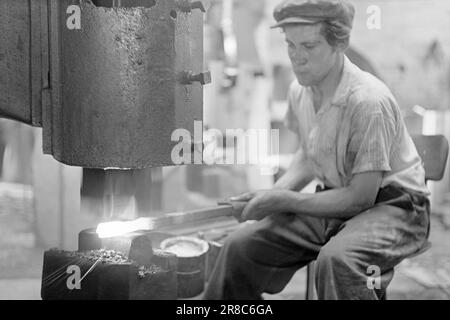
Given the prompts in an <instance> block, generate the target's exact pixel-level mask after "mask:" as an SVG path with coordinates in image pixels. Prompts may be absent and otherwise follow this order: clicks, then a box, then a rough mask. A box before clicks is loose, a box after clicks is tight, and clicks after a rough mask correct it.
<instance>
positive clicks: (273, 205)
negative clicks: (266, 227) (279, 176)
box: [242, 189, 288, 221]
mask: <svg viewBox="0 0 450 320" xmlns="http://www.w3.org/2000/svg"><path fill="white" fill-rule="evenodd" d="M286 192H288V191H287V190H282V189H273V190H267V191H258V192H257V193H256V195H255V196H254V197H253V198H252V199H251V200H250V202H249V203H248V204H247V205H246V206H245V208H244V211H243V212H242V219H243V220H244V221H247V220H262V219H264V218H265V217H267V216H269V215H271V214H273V213H277V212H281V211H283V203H284V201H283V199H285V195H286Z"/></svg>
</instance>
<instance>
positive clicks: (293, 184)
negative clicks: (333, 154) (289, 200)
mask: <svg viewBox="0 0 450 320" xmlns="http://www.w3.org/2000/svg"><path fill="white" fill-rule="evenodd" d="M313 179H314V174H313V170H312V168H311V164H310V161H308V160H307V159H306V157H304V155H303V152H302V151H301V149H299V150H298V151H297V152H296V153H295V155H294V158H293V160H292V162H291V165H290V166H289V168H288V170H287V171H286V173H285V174H284V175H283V176H282V177H281V178H280V179H279V180H278V181H277V182H276V183H275V185H274V189H275V190H283V189H284V190H292V191H300V190H302V189H303V188H304V187H306V186H307V185H308V184H309V183H310V182H311V181H312V180H313ZM269 191H271V190H259V191H252V192H246V193H244V194H242V195H239V196H236V197H231V198H229V201H236V202H248V201H250V200H252V199H253V198H255V197H256V196H258V195H260V194H262V193H266V192H269Z"/></svg>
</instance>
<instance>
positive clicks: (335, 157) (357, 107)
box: [285, 57, 430, 195]
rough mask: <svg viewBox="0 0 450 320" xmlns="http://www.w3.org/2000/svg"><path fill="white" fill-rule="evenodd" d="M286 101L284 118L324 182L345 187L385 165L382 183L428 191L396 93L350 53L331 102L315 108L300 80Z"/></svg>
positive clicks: (383, 185)
mask: <svg viewBox="0 0 450 320" xmlns="http://www.w3.org/2000/svg"><path fill="white" fill-rule="evenodd" d="M288 104H289V108H288V112H287V114H286V117H285V124H286V126H287V127H288V128H289V129H290V130H292V131H293V132H295V133H297V135H298V136H299V138H300V148H301V149H302V151H303V156H304V157H305V158H306V159H307V160H308V161H309V162H310V164H311V166H312V168H313V169H314V174H315V177H316V178H317V179H319V180H320V181H322V183H323V184H324V185H325V186H327V187H330V188H341V187H346V186H348V185H349V184H350V181H351V179H352V177H353V176H354V175H355V174H358V173H363V172H370V171H382V172H383V179H382V183H381V188H383V187H385V186H387V185H390V184H392V185H397V186H399V187H403V188H405V189H409V190H412V191H416V192H420V193H423V194H425V195H429V194H430V192H429V190H428V188H427V186H426V184H425V170H424V167H423V165H422V160H421V158H420V156H419V154H418V152H417V149H416V147H415V145H414V142H413V140H412V138H411V136H410V135H409V133H408V131H407V128H406V125H405V122H404V119H403V117H402V114H401V111H400V108H399V106H398V104H397V102H396V100H395V98H394V96H393V95H392V93H391V92H390V90H389V89H388V88H387V86H386V85H385V84H384V83H383V82H382V81H380V80H379V79H377V78H376V77H374V76H372V75H371V74H370V73H367V72H364V71H362V70H361V69H359V68H358V67H357V66H356V65H354V64H353V63H352V62H351V61H350V60H349V59H348V58H347V57H345V62H344V69H343V74H342V78H341V81H340V83H339V85H338V87H337V90H336V93H335V95H334V98H333V100H332V103H331V104H329V105H324V106H322V107H321V109H320V110H319V111H318V112H317V114H316V111H315V109H314V104H313V92H312V89H311V88H310V87H303V86H301V85H300V84H299V83H298V81H297V80H296V81H294V82H293V83H292V85H291V86H290V89H289V94H288Z"/></svg>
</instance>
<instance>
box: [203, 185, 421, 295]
mask: <svg viewBox="0 0 450 320" xmlns="http://www.w3.org/2000/svg"><path fill="white" fill-rule="evenodd" d="M429 219H430V202H429V200H428V198H426V197H424V196H422V195H420V194H414V193H411V192H406V191H405V190H403V189H400V188H397V187H393V186H388V187H386V188H383V189H381V190H380V192H379V194H378V197H377V201H376V205H375V206H374V207H373V208H371V209H369V210H367V211H364V212H362V213H360V214H358V215H357V216H355V217H353V218H351V219H347V220H344V219H342V220H341V219H320V218H314V217H306V216H301V215H296V214H292V213H281V214H273V215H271V216H269V217H266V218H265V219H263V220H261V221H258V222H256V223H254V224H250V225H249V226H246V227H244V228H241V229H239V230H237V231H236V232H234V233H232V234H231V235H230V236H229V238H228V239H227V241H226V243H225V244H224V246H223V248H222V251H221V253H220V255H219V257H218V260H217V263H216V266H215V268H214V270H213V273H212V276H211V279H210V282H209V284H208V287H207V290H206V292H205V296H204V299H207V300H228V299H239V300H240V299H250V300H254V299H255V300H256V299H261V298H262V297H261V294H262V293H264V292H266V293H270V294H274V293H278V292H280V291H282V290H283V288H284V287H285V286H286V285H287V283H288V282H289V280H290V279H291V278H292V276H293V275H294V273H295V272H296V271H297V270H298V269H300V268H302V267H304V266H306V265H307V264H309V263H310V262H311V261H313V260H316V262H317V264H316V279H315V280H316V288H317V293H318V297H319V299H379V298H380V297H381V295H383V294H384V292H385V290H386V288H387V286H388V284H389V283H390V281H391V280H392V277H393V275H394V270H393V269H394V267H395V266H396V265H397V264H399V263H400V262H401V261H402V260H403V259H405V258H407V257H408V256H410V255H413V254H414V253H416V252H417V251H419V250H420V249H421V248H422V246H423V245H424V244H425V242H426V240H427V239H428V236H429V226H430V220H429ZM377 271H378V272H379V274H377ZM374 272H375V274H374Z"/></svg>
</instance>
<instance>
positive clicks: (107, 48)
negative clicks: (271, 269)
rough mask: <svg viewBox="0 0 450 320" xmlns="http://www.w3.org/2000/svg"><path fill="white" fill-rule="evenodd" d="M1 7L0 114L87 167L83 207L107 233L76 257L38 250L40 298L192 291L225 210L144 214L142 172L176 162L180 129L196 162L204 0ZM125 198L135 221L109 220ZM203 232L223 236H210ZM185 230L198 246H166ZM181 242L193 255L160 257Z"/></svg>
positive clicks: (198, 287)
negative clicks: (131, 202)
mask: <svg viewBox="0 0 450 320" xmlns="http://www.w3.org/2000/svg"><path fill="white" fill-rule="evenodd" d="M1 6H2V9H1V10H0V21H9V24H8V25H7V27H8V28H5V29H3V31H1V36H2V39H1V40H2V43H5V44H6V50H5V52H4V53H3V52H2V53H1V54H2V57H3V58H2V59H1V60H3V61H7V63H1V64H0V67H1V70H0V71H1V73H2V74H6V75H8V77H7V80H5V81H3V80H2V83H1V87H0V91H1V94H0V115H1V116H2V117H6V118H10V119H14V120H17V121H20V122H23V123H26V124H29V125H32V126H35V127H42V134H43V152H44V153H46V154H50V155H52V156H53V157H54V158H55V159H56V160H58V161H59V162H61V163H64V164H67V165H70V166H77V167H82V168H83V185H82V188H81V190H80V192H81V202H82V206H81V208H82V210H90V211H91V212H97V213H99V215H101V216H102V217H106V218H107V219H108V221H106V224H103V225H102V226H103V227H104V228H106V229H107V231H110V232H111V231H112V233H111V234H109V235H105V234H103V235H102V234H100V233H99V227H100V226H98V227H97V226H93V227H92V229H87V230H80V234H79V239H78V244H79V246H78V251H76V252H75V251H74V252H67V251H63V250H58V249H52V250H49V251H47V252H45V254H44V263H43V279H42V292H41V294H42V298H44V299H176V298H187V297H192V296H195V295H198V294H200V293H201V291H202V290H203V288H204V282H205V281H206V280H207V278H208V275H209V274H210V272H211V268H212V266H213V264H214V259H215V257H216V256H217V254H218V251H219V250H220V240H223V238H224V236H223V235H224V234H226V232H225V231H226V230H231V229H233V228H235V227H236V224H237V222H235V221H234V220H233V221H234V222H233V221H231V220H230V217H231V216H232V214H233V212H232V211H233V210H232V207H231V205H228V204H222V205H220V206H217V207H213V208H206V209H202V210H197V211H191V212H177V213H172V214H165V215H162V216H159V217H151V216H150V208H151V207H152V206H154V203H150V202H151V201H150V199H151V198H152V197H151V196H150V192H151V191H152V190H153V191H154V189H152V179H151V176H150V175H149V171H148V169H149V168H161V167H167V166H174V165H176V164H175V163H174V161H173V159H172V153H173V150H174V147H175V146H176V145H177V144H178V143H180V141H177V140H176V139H175V140H174V139H173V136H172V135H173V132H174V131H175V130H177V129H184V130H187V131H188V132H191V133H192V139H191V141H192V142H191V145H190V146H189V149H190V150H197V152H193V153H192V158H193V159H192V160H193V162H192V163H194V160H197V162H198V159H194V157H197V158H198V157H200V161H201V156H202V137H201V136H200V137H198V136H194V132H195V131H194V126H195V123H196V122H199V121H200V122H201V121H202V118H203V115H202V107H203V85H206V84H208V83H209V82H210V81H211V76H210V74H209V72H207V71H205V70H204V66H203V17H204V13H205V11H206V10H207V8H208V1H207V0H33V1H29V2H28V1H16V0H6V1H2V4H1ZM25 6H26V8H27V10H28V11H27V12H21V10H22V8H25ZM7 18H8V19H7ZM11 21H12V22H11ZM3 23H4V22H3ZM21 34H28V37H27V40H28V41H26V43H27V47H26V50H23V49H20V48H19V47H16V46H15V45H16V42H17V38H16V37H17V35H19V38H18V40H19V41H23V39H21V38H20V35H21ZM15 55H17V57H16V56H15ZM21 55H23V57H21ZM5 57H6V58H5ZM21 58H23V60H24V61H28V62H29V63H28V64H27V63H24V64H20V63H19V60H20V59H21ZM25 58H26V59H25ZM198 150H200V151H199V152H198ZM123 194H126V195H131V196H134V197H135V198H136V203H137V207H136V211H137V212H136V213H135V214H136V217H140V218H141V219H138V220H135V221H115V220H120V218H121V217H120V214H119V212H120V210H119V207H120V205H119V203H118V201H117V199H119V198H120V197H121V196H122V195H123ZM122 218H123V217H122ZM108 222H110V224H108ZM114 223H116V224H114ZM117 223H119V226H118V224H117ZM120 223H124V224H122V225H120ZM130 226H131V228H130ZM211 226H218V227H219V226H220V228H222V229H221V230H225V231H224V232H219V233H218V234H216V235H214V234H213V235H211V234H209V235H208V234H207V233H208V232H207V231H211V229H213V228H212V227H211ZM108 227H109V229H108ZM192 235H197V238H203V239H198V240H199V241H195V240H192V237H190V238H180V239H181V240H180V241H181V242H179V243H174V242H170V241H176V240H173V239H174V237H175V236H192ZM205 240H210V241H205ZM215 240H218V241H215ZM183 241H184V242H183ZM202 241H203V242H202ZM205 243H206V244H207V246H206V247H205V245H204V244H205ZM177 245H178V246H179V247H180V246H183V245H188V246H189V245H190V246H191V248H196V249H198V254H197V255H195V254H194V255H192V256H183V254H180V253H178V254H176V253H174V251H172V252H170V250H169V251H167V250H165V249H168V248H170V247H172V248H173V247H174V246H177ZM77 268H78V269H77ZM77 270H78V272H79V273H80V275H82V276H81V278H78V279H77ZM80 275H78V276H80Z"/></svg>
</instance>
